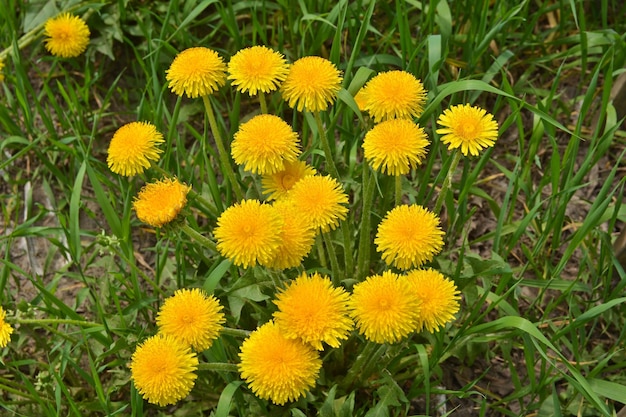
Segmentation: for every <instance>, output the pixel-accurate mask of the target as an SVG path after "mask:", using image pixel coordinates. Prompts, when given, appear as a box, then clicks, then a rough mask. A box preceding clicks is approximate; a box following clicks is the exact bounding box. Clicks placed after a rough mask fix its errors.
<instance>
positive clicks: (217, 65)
mask: <svg viewBox="0 0 626 417" xmlns="http://www.w3.org/2000/svg"><path fill="white" fill-rule="evenodd" d="M165 79H166V80H167V81H169V87H170V90H172V92H173V93H174V94H176V95H179V96H182V95H183V94H186V95H187V97H189V98H196V97H204V96H208V95H211V94H212V93H213V92H214V91H216V90H218V89H219V88H220V87H222V86H223V85H224V84H226V64H225V63H224V61H223V60H222V58H221V57H220V56H219V55H218V54H217V52H215V51H214V50H212V49H209V48H204V47H195V48H189V49H185V50H184V51H182V52H181V53H179V54H178V55H176V58H174V61H173V62H172V65H170V68H169V69H168V70H167V71H166V76H165Z"/></svg>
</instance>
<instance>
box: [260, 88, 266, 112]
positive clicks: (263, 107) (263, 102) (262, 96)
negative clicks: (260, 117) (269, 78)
mask: <svg viewBox="0 0 626 417" xmlns="http://www.w3.org/2000/svg"><path fill="white" fill-rule="evenodd" d="M259 104H260V105H261V113H263V114H267V100H265V93H264V92H263V91H259Z"/></svg>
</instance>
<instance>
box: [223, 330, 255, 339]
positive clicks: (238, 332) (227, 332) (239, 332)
mask: <svg viewBox="0 0 626 417" xmlns="http://www.w3.org/2000/svg"><path fill="white" fill-rule="evenodd" d="M250 333H251V332H250V331H248V330H242V329H233V328H232V327H223V328H222V330H221V331H220V334H222V335H228V336H234V337H241V338H244V339H245V338H246V337H248V336H250Z"/></svg>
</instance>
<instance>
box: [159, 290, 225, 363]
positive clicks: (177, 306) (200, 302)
mask: <svg viewBox="0 0 626 417" xmlns="http://www.w3.org/2000/svg"><path fill="white" fill-rule="evenodd" d="M221 309H222V306H221V305H220V303H219V301H217V299H216V298H215V297H213V296H212V295H211V296H207V294H205V292H204V291H202V290H201V289H199V288H193V289H191V290H188V289H182V290H178V291H176V292H175V293H174V295H173V296H171V297H169V298H167V299H166V300H165V302H164V303H163V305H162V306H161V309H160V310H159V314H158V315H157V319H156V322H157V325H158V326H159V332H161V333H163V334H167V335H170V336H172V337H175V338H176V339H178V340H180V341H181V342H183V343H185V344H187V345H190V346H191V347H193V348H194V349H195V350H196V351H198V352H200V351H203V350H205V349H208V348H209V347H211V345H212V344H213V340H215V339H217V336H218V334H219V332H220V330H221V329H222V324H223V323H224V321H225V320H224V314H223V313H221V312H220V310H221Z"/></svg>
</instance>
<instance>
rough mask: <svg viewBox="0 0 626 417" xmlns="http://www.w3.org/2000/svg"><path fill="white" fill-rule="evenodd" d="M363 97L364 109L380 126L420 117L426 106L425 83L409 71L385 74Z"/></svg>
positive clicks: (375, 78)
mask: <svg viewBox="0 0 626 417" xmlns="http://www.w3.org/2000/svg"><path fill="white" fill-rule="evenodd" d="M363 96H364V98H363V101H364V105H363V107H364V109H365V110H367V112H368V113H369V114H370V116H371V117H372V118H373V119H374V121H375V122H376V123H378V122H381V121H383V120H387V119H394V118H402V119H411V118H414V117H419V115H421V114H422V111H423V110H424V103H425V102H426V90H424V86H423V85H422V82H421V81H420V80H418V79H417V78H415V76H413V74H411V73H408V72H406V71H387V72H381V73H380V74H378V75H376V76H375V77H374V78H372V79H371V80H369V82H368V83H367V84H366V85H365V87H364V92H363Z"/></svg>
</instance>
